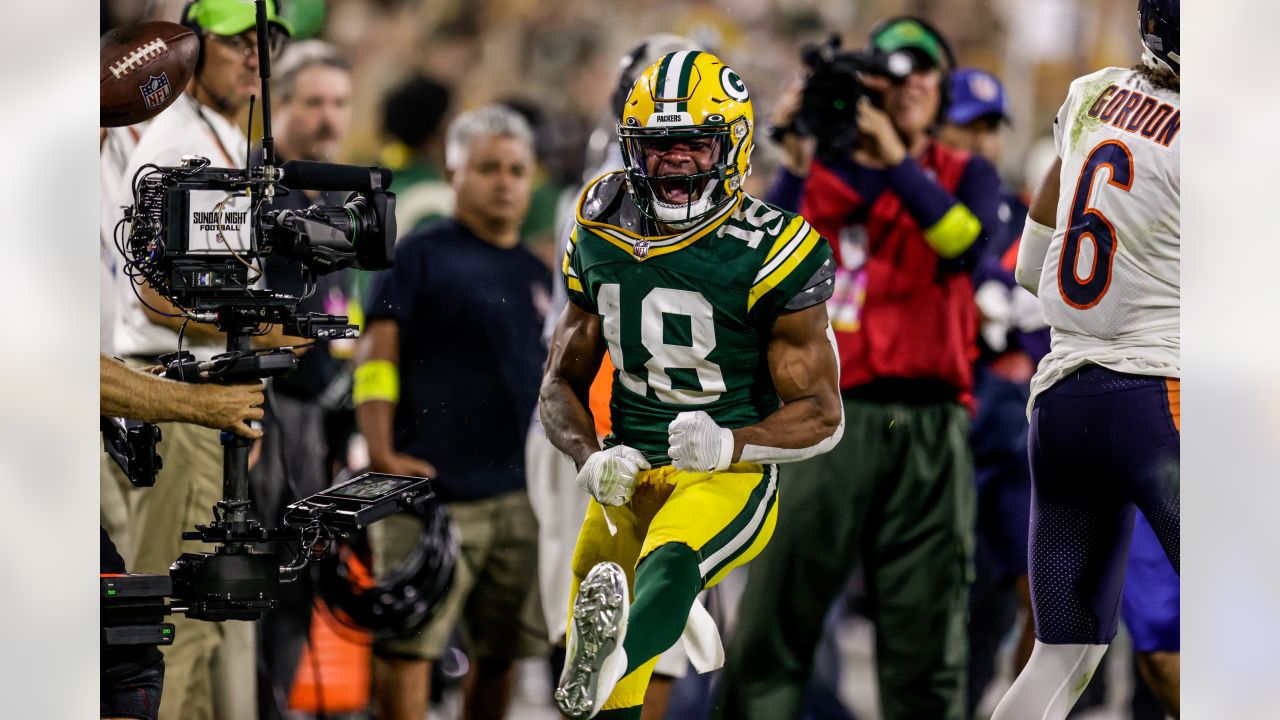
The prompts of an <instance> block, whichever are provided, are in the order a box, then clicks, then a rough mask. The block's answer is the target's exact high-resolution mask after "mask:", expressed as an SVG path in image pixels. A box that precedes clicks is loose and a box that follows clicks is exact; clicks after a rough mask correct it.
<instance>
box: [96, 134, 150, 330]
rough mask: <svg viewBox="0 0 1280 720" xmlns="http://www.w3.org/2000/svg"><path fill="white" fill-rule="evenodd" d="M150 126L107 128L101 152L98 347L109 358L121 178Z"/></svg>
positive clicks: (113, 327) (121, 202)
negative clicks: (147, 127) (143, 134)
mask: <svg viewBox="0 0 1280 720" xmlns="http://www.w3.org/2000/svg"><path fill="white" fill-rule="evenodd" d="M146 126H147V124H146V123H141V124H138V125H132V126H130V127H118V128H107V134H106V137H104V138H103V140H102V147H101V148H100V150H99V153H98V186H99V189H100V191H101V193H102V195H101V197H100V199H99V203H98V206H99V211H100V212H99V218H98V345H99V349H100V350H101V351H102V352H104V353H106V354H107V355H114V354H115V332H116V276H117V275H118V274H119V271H120V264H121V261H122V258H121V256H120V252H119V251H118V250H117V249H116V244H115V230H116V223H117V222H119V220H120V218H121V217H122V215H123V213H122V212H121V210H120V206H121V205H124V204H126V203H127V202H128V201H127V200H124V199H121V197H120V190H121V188H123V187H124V185H125V183H124V182H122V180H121V178H122V177H123V176H124V168H125V165H126V164H127V163H128V162H129V156H130V155H131V154H132V153H133V150H134V148H136V147H137V146H138V139H139V138H141V137H142V133H143V131H145V130H146Z"/></svg>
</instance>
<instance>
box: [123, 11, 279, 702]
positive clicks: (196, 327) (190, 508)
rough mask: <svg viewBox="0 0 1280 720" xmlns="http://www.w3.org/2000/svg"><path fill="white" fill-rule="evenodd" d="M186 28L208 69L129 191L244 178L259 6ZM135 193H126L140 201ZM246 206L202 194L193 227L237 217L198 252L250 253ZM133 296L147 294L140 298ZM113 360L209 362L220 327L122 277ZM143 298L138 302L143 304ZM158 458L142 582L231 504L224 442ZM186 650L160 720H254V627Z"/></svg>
mask: <svg viewBox="0 0 1280 720" xmlns="http://www.w3.org/2000/svg"><path fill="white" fill-rule="evenodd" d="M266 6H267V19H268V22H269V26H270V27H271V34H270V37H269V39H268V42H269V43H270V45H271V50H272V51H273V52H274V51H277V50H278V49H279V48H280V47H281V46H282V45H283V43H284V41H285V38H286V37H287V36H288V35H289V34H290V32H291V30H290V27H289V25H288V23H287V22H286V21H285V20H284V19H282V18H281V17H280V16H279V14H278V13H277V9H276V6H275V3H274V2H272V1H271V0H268V2H267V3H266ZM181 22H182V23H183V24H184V25H187V26H188V27H190V28H192V30H194V31H195V32H196V34H197V35H198V36H199V37H200V59H199V61H198V62H197V65H196V70H195V74H194V76H193V77H192V80H191V83H190V85H189V86H188V87H187V91H186V92H185V93H184V94H183V96H182V97H180V98H178V100H177V101H176V102H174V104H173V105H172V106H171V107H170V108H169V109H168V110H167V111H166V112H164V113H162V114H160V115H159V116H158V117H156V119H155V120H153V121H152V122H151V124H150V125H149V126H148V127H147V129H146V131H145V132H144V133H143V135H142V138H141V139H140V140H139V142H138V146H137V148H136V149H135V150H134V151H133V154H132V155H131V156H130V159H129V162H128V167H127V169H126V171H125V174H124V178H123V182H124V183H126V184H131V183H132V181H133V178H134V175H135V173H136V172H137V171H138V169H139V168H142V167H143V166H145V165H147V164H154V165H159V166H175V165H178V164H179V163H180V162H181V160H182V157H183V156H184V155H201V156H204V157H207V158H208V159H209V160H210V161H211V162H212V165H213V166H215V167H232V168H242V167H244V166H245V161H246V157H245V152H246V150H247V145H248V141H247V138H246V136H245V134H244V132H243V131H242V129H241V127H240V126H239V124H238V118H239V117H240V114H241V112H242V111H243V110H245V109H246V108H247V106H248V103H249V98H250V96H251V95H255V94H257V92H258V88H259V84H258V83H259V78H258V54H257V52H258V45H257V39H256V34H255V31H254V24H255V9H254V5H253V4H252V3H244V2H238V1H237V0H194V1H193V2H189V3H188V4H187V5H186V6H185V8H184V9H183V13H182V18H181ZM131 194H132V192H131V189H126V190H125V192H123V193H121V195H123V196H128V195H131ZM247 209H248V208H247V199H246V198H243V197H237V198H233V199H231V200H227V198H226V197H225V196H223V195H222V194H221V193H213V192H210V193H205V194H203V195H201V196H199V197H197V196H196V195H195V194H193V195H192V208H191V210H192V211H193V218H192V219H193V220H194V219H195V218H196V216H206V217H207V215H206V213H207V212H218V211H221V212H222V215H220V216H219V217H221V218H228V220H227V221H226V224H224V223H223V221H222V220H217V221H214V223H213V224H210V225H205V227H203V228H202V227H200V226H199V225H197V224H193V225H192V231H191V237H190V240H191V244H192V249H196V250H199V249H201V248H203V247H207V248H209V249H211V250H221V251H224V252H225V251H226V250H228V249H231V250H242V249H247V248H249V246H250V238H249V232H250V226H249V222H248V218H247V216H244V221H243V222H242V223H241V224H240V226H239V227H232V228H230V229H228V225H230V224H233V221H232V220H230V219H229V218H235V217H241V216H240V215H239V213H241V212H242V211H245V210H247ZM135 290H136V291H137V292H138V296H135V294H134V292H135ZM117 292H118V297H119V299H120V305H119V315H118V317H117V321H116V332H115V338H114V339H115V351H116V352H117V353H119V354H120V355H122V356H123V357H124V358H125V359H126V361H128V362H129V363H130V364H135V365H137V364H142V365H151V364H154V363H155V358H156V356H157V355H160V354H162V353H167V352H172V351H173V350H175V349H176V348H177V347H178V346H179V345H181V346H182V347H183V349H186V350H190V351H191V352H192V353H193V354H194V355H195V356H196V358H197V359H200V360H207V359H209V358H210V357H211V356H212V355H214V354H215V353H218V352H220V351H221V350H223V349H224V345H225V340H224V337H223V335H222V333H221V332H220V331H218V330H217V329H216V328H215V327H214V326H213V325H209V324H203V323H197V322H189V323H188V322H187V321H186V319H185V318H184V317H182V316H181V315H178V314H177V312H176V308H174V306H173V305H172V304H170V303H169V302H168V301H167V300H166V299H164V298H162V297H161V296H160V295H159V294H158V293H156V292H155V291H154V290H153V289H151V288H150V287H149V286H147V285H145V284H144V285H141V286H137V287H134V286H133V285H132V283H131V282H130V279H129V278H121V279H120V282H119V284H118V288H117ZM139 296H140V297H139ZM283 341H284V337H283V335H282V333H280V331H279V330H278V329H272V330H271V332H269V333H267V334H264V335H263V336H260V337H257V338H255V344H258V345H260V346H272V345H280V344H283ZM161 432H162V434H163V441H162V442H161V443H160V447H159V452H160V454H161V455H162V457H163V458H164V467H163V469H162V470H161V471H160V473H159V474H158V477H157V479H156V484H155V486H154V487H152V488H149V489H147V490H145V491H142V492H141V493H140V495H139V497H138V501H137V507H136V513H135V514H134V516H133V517H131V518H130V530H131V532H132V538H133V542H132V546H133V547H132V549H131V552H130V555H131V556H130V557H129V558H128V559H129V568H130V570H131V571H134V572H144V573H157V574H165V573H167V572H168V569H169V565H170V564H171V563H172V562H173V561H174V560H175V559H176V558H177V557H178V556H179V555H180V554H181V553H182V552H184V551H189V552H199V551H204V550H207V549H208V547H207V546H206V545H205V544H203V543H200V542H197V541H188V542H184V541H183V540H182V532H183V531H184V530H189V529H191V528H192V527H193V526H194V525H195V524H196V523H207V522H208V521H209V520H210V517H211V508H212V507H213V506H214V504H215V503H216V502H217V501H218V500H219V499H220V497H221V495H222V446H221V444H220V443H219V440H218V432H217V431H216V430H210V429H207V428H201V427H197V426H195V425H190V424H185V423H165V424H163V425H162V426H161ZM173 624H174V627H175V636H176V638H177V640H176V642H175V643H174V644H173V645H171V646H169V647H167V648H166V649H165V664H166V673H165V675H166V678H165V685H166V688H165V693H164V696H163V699H162V703H161V707H160V717H161V718H174V719H176V718H183V719H184V720H186V719H189V718H213V717H217V718H246V717H253V716H254V715H255V713H256V710H255V708H256V702H255V695H256V693H255V685H254V662H253V644H254V643H253V634H254V628H253V626H252V625H250V624H249V623H245V622H221V623H211V622H202V621H196V620H191V619H189V618H186V617H176V618H174V620H173Z"/></svg>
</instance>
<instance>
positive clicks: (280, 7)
mask: <svg viewBox="0 0 1280 720" xmlns="http://www.w3.org/2000/svg"><path fill="white" fill-rule="evenodd" d="M199 4H200V0H187V4H186V5H183V6H182V16H181V19H180V20H179V21H178V23H179V24H180V25H182V26H183V27H185V28H187V29H188V30H190V31H191V32H193V33H195V35H196V39H197V40H199V41H200V54H199V55H198V56H196V69H195V70H194V71H193V73H192V74H193V75H198V74H200V68H202V67H204V38H205V35H206V34H207V33H206V32H205V29H204V26H202V25H201V24H200V23H198V22H196V20H195V18H193V17H192V16H191V11H192V10H194V9H195V7H196V5H199ZM273 4H274V5H275V11H276V14H277V15H282V14H283V13H284V0H275V2H274V3H273Z"/></svg>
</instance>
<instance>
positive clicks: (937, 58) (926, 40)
mask: <svg viewBox="0 0 1280 720" xmlns="http://www.w3.org/2000/svg"><path fill="white" fill-rule="evenodd" d="M871 44H872V45H874V46H875V47H876V48H877V49H879V50H883V51H885V52H886V53H891V52H895V51H898V50H919V51H920V52H922V53H924V54H925V55H926V56H928V57H929V58H930V59H932V60H933V64H934V65H936V66H937V67H940V68H945V67H947V64H948V63H947V57H946V53H945V51H944V50H943V49H942V45H941V43H939V42H938V36H937V35H936V34H934V32H933V31H932V30H930V29H929V28H927V27H925V26H924V25H922V24H920V23H919V22H917V21H916V20H913V19H911V18H902V19H900V20H894V21H892V22H890V23H889V24H888V25H885V26H884V27H882V28H880V29H878V30H877V31H876V33H875V34H874V35H873V36H872V37H871Z"/></svg>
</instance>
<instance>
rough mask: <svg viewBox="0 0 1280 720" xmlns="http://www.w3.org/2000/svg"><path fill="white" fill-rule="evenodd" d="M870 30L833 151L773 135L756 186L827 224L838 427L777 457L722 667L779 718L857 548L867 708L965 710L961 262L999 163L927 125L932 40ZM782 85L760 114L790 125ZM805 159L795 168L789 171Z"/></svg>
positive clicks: (964, 269)
mask: <svg viewBox="0 0 1280 720" xmlns="http://www.w3.org/2000/svg"><path fill="white" fill-rule="evenodd" d="M871 43H872V45H873V46H874V47H876V48H878V49H879V50H882V51H884V52H887V53H893V52H902V53H906V54H907V55H908V56H909V57H910V58H911V61H912V67H913V69H912V71H911V73H910V74H909V75H907V76H905V77H904V78H903V79H902V80H900V81H896V82H890V81H888V80H887V79H877V78H871V77H864V80H865V82H866V83H867V85H868V86H871V87H872V88H873V89H874V90H875V91H877V92H878V93H881V94H882V106H883V109H880V108H877V107H876V106H874V105H872V104H871V103H870V102H869V101H867V100H865V99H864V100H863V101H861V102H860V104H859V106H858V110H857V113H858V120H857V122H858V127H859V130H860V133H859V134H860V138H861V141H860V144H859V146H858V149H856V150H855V151H854V152H853V153H852V155H851V156H846V157H834V158H827V159H825V160H812V156H811V153H812V150H813V145H812V143H811V142H804V141H798V140H794V139H793V140H792V141H790V142H788V144H787V148H788V150H789V158H788V162H787V168H788V169H787V170H785V171H784V173H783V174H782V176H781V177H780V178H779V181H778V183H777V184H776V185H775V188H774V192H773V193H771V199H775V200H776V201H777V202H778V204H780V205H782V206H784V207H786V206H792V207H794V206H795V205H797V204H799V203H798V202H797V201H798V200H799V199H800V195H801V194H803V203H802V204H801V210H802V213H803V215H804V217H805V218H806V219H807V220H809V222H810V223H812V225H813V227H814V229H815V230H817V231H818V232H820V233H822V235H823V236H824V237H829V238H832V239H833V243H832V244H833V245H834V246H835V249H836V258H837V261H838V263H839V267H838V269H837V271H836V289H835V295H834V297H832V299H831V300H829V301H828V303H827V307H828V312H829V313H830V315H831V318H832V325H833V327H834V330H835V334H836V341H837V344H838V346H839V352H840V358H841V377H840V381H841V387H842V391H843V394H844V412H845V433H844V437H843V439H842V440H841V442H840V444H839V445H838V446H837V447H836V449H835V450H833V451H831V452H830V453H828V454H826V455H821V456H818V457H816V458H813V459H811V460H807V461H805V462H802V463H797V464H796V465H794V466H791V467H788V468H787V470H788V472H785V473H784V475H783V477H782V480H781V485H782V487H783V488H785V489H784V496H785V497H786V500H783V501H782V502H780V506H781V510H780V513H779V518H778V528H777V531H776V534H775V536H774V540H773V543H774V544H773V546H772V547H771V548H770V549H769V550H768V551H767V552H765V553H763V554H762V555H761V557H760V559H759V560H758V561H757V563H756V566H755V567H753V568H752V571H751V573H750V574H749V576H748V578H747V590H746V592H745V594H744V596H743V602H742V606H741V614H740V621H739V625H738V630H737V632H736V634H735V635H734V637H733V638H732V639H731V640H730V647H729V649H728V655H727V663H726V665H725V678H724V682H723V683H722V693H723V695H722V699H723V701H724V702H723V703H722V704H721V711H722V714H721V715H720V717H724V718H735V719H736V718H783V717H796V716H798V715H799V714H800V712H801V704H802V701H803V698H804V691H805V688H806V685H807V684H808V681H809V676H810V673H811V669H812V665H813V652H814V646H815V645H816V644H817V642H818V639H819V636H820V634H821V632H822V627H823V620H824V618H825V617H826V615H827V612H828V608H829V607H830V606H831V603H832V600H834V599H835V598H836V596H837V595H838V594H839V593H840V591H841V590H842V589H843V587H844V585H845V582H846V580H847V578H848V577H849V574H850V572H851V571H852V570H853V567H854V565H855V563H856V562H858V561H859V560H861V562H862V564H863V567H864V571H865V577H866V583H867V593H868V609H869V615H870V617H871V619H872V620H873V622H874V623H875V625H876V663H877V671H878V674H879V681H880V703H881V706H882V708H883V716H884V717H885V718H888V719H889V720H898V719H906V718H910V719H911V720H925V719H929V718H934V719H939V720H941V719H946V720H952V719H954V720H959V719H960V718H962V717H964V714H965V702H964V696H965V658H966V645H967V643H966V639H965V635H964V628H965V620H966V615H967V606H968V603H967V593H968V583H969V582H970V580H971V579H972V532H973V513H974V508H973V485H972V484H973V475H972V473H973V466H972V459H971V455H970V448H969V444H968V443H969V418H968V413H967V410H966V403H967V401H968V400H969V393H970V392H971V388H972V366H971V363H972V362H973V359H974V356H975V355H976V350H977V349H976V347H975V345H974V343H975V335H976V331H977V328H976V318H975V317H974V316H975V312H974V309H973V284H972V281H971V278H970V273H971V272H972V269H973V268H974V267H975V265H976V263H977V261H978V260H979V258H981V257H982V253H983V252H984V250H985V247H986V245H987V242H988V240H989V238H990V237H991V236H992V235H995V234H997V233H998V232H999V220H998V218H997V208H998V205H999V179H998V178H997V176H996V172H995V168H994V167H992V166H991V164H990V163H989V162H987V161H986V160H985V159H984V158H982V157H978V156H970V155H969V154H968V153H963V152H959V151H956V150H954V149H952V148H949V147H947V146H945V145H942V144H941V143H939V142H937V141H936V140H934V138H933V132H934V131H935V130H936V128H937V125H938V123H939V122H940V121H941V120H942V118H944V117H945V115H944V113H945V108H944V107H943V105H942V99H943V92H942V90H943V85H942V83H944V82H947V81H948V74H949V72H950V71H951V70H953V69H954V59H953V57H952V55H951V51H950V49H949V48H948V46H947V44H946V41H945V39H944V38H943V37H942V36H941V35H940V34H939V33H938V32H937V31H935V30H934V29H933V28H931V27H929V26H928V25H927V24H926V23H924V22H922V21H920V20H919V19H916V18H895V19H893V20H889V21H886V22H884V23H881V24H879V25H878V26H877V27H876V28H875V29H873V31H872V35H871ZM798 105H799V94H798V88H797V89H796V92H794V93H793V94H792V95H791V96H790V97H788V98H784V102H783V103H782V104H780V106H779V113H778V115H776V116H775V118H774V119H775V121H776V124H777V125H779V126H782V127H786V126H788V125H790V121H791V120H792V117H791V116H790V114H793V113H794V111H795V109H796V108H797V107H798ZM802 174H807V175H808V177H807V178H806V177H801V176H800V175H802Z"/></svg>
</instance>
